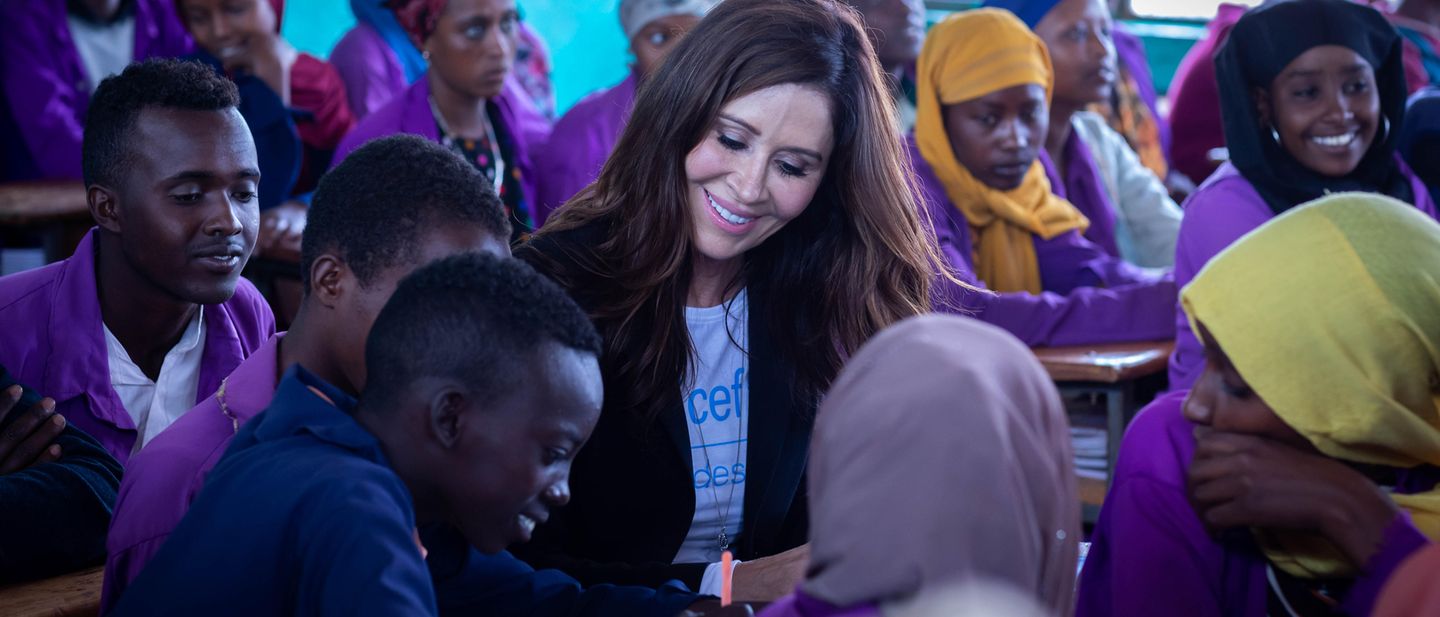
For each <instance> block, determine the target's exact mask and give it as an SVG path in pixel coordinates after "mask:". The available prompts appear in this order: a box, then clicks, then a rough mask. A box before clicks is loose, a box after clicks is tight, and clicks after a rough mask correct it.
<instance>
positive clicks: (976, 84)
mask: <svg viewBox="0 0 1440 617" xmlns="http://www.w3.org/2000/svg"><path fill="white" fill-rule="evenodd" d="M917 71H918V73H919V86H918V90H917V93H916V96H917V100H916V105H917V115H916V120H915V142H914V146H915V149H914V151H912V162H913V164H914V166H915V172H916V176H917V181H918V182H919V184H920V189H921V191H922V193H923V194H922V201H923V202H925V205H926V207H927V208H928V209H929V215H930V216H929V218H930V220H931V221H933V227H934V231H935V234H936V239H937V240H938V241H939V243H940V246H941V248H942V250H943V252H944V253H945V255H946V257H947V259H948V261H949V262H950V265H951V266H952V267H953V268H954V269H955V271H956V272H957V273H958V274H959V277H960V278H961V279H963V280H964V281H965V282H966V283H972V284H976V285H977V286H983V287H988V288H989V289H991V290H994V291H996V292H999V293H998V294H990V293H985V292H976V291H974V290H972V289H968V288H964V287H960V286H950V287H948V288H946V292H948V297H946V298H944V300H947V301H948V303H949V304H950V305H952V306H958V307H960V308H961V309H963V310H966V311H970V312H974V313H975V314H976V316H977V317H979V318H980V319H982V320H984V321H988V322H990V323H993V324H995V325H998V326H1000V327H1002V328H1005V329H1006V330H1009V331H1010V332H1011V333H1012V334H1014V335H1016V336H1017V337H1019V338H1020V339H1021V340H1022V341H1024V342H1025V343H1027V344H1029V345H1031V346H1040V345H1065V344H1081V343H1098V342H1115V341H1126V340H1155V339H1165V338H1170V337H1172V336H1173V334H1174V330H1175V326H1174V321H1173V315H1174V313H1173V311H1174V302H1175V288H1174V285H1173V284H1172V283H1171V282H1170V280H1169V277H1168V275H1162V274H1160V273H1157V272H1153V271H1147V270H1142V269H1139V268H1136V267H1134V266H1131V265H1129V264H1126V263H1125V262H1123V261H1121V260H1120V259H1119V258H1116V257H1112V256H1110V255H1108V254H1107V253H1106V252H1105V251H1104V250H1103V249H1101V248H1100V247H1098V246H1096V245H1094V244H1092V243H1090V242H1089V241H1087V240H1085V239H1084V238H1083V237H1081V232H1083V231H1084V230H1085V227H1086V225H1087V221H1086V220H1085V217H1084V216H1082V215H1081V214H1080V213H1079V211H1077V210H1076V209H1075V207H1074V206H1073V205H1071V204H1070V203H1069V202H1067V201H1065V200H1064V199H1061V198H1059V197H1057V196H1056V195H1055V194H1054V193H1053V192H1051V189H1050V182H1049V180H1047V179H1046V176H1045V170H1044V168H1043V167H1042V166H1041V164H1040V163H1039V161H1038V160H1037V157H1038V156H1039V153H1040V148H1041V147H1042V146H1043V145H1044V143H1045V133H1046V130H1047V129H1048V123H1049V117H1048V111H1047V105H1048V101H1049V95H1050V84H1051V81H1052V75H1051V68H1050V58H1049V56H1048V54H1047V52H1046V51H1045V45H1044V44H1043V43H1042V42H1041V41H1040V40H1039V39H1038V38H1036V37H1035V35H1034V34H1033V33H1031V32H1030V30H1029V29H1028V28H1026V27H1025V24H1024V23H1022V22H1021V21H1020V20H1019V19H1017V18H1016V17H1015V16H1014V15H1013V14H1011V13H1009V12H1007V11H1004V10H1000V9H979V10H974V11H968V12H964V13H958V14H955V15H951V16H950V17H948V18H946V19H945V20H943V21H941V22H940V23H938V24H936V25H935V27H934V28H932V29H931V31H930V33H929V34H928V35H927V36H926V39H925V46H924V48H923V50H922V51H921V53H920V60H919V64H918V67H917ZM1166 315H1170V316H1171V318H1170V319H1168V320H1167V319H1166Z"/></svg>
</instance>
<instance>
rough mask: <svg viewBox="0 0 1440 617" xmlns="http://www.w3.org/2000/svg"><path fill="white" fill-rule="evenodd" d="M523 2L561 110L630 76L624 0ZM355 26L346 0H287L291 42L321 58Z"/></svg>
mask: <svg viewBox="0 0 1440 617" xmlns="http://www.w3.org/2000/svg"><path fill="white" fill-rule="evenodd" d="M375 1H377V2H378V1H379V0H375ZM519 5H520V10H521V12H522V13H523V14H524V19H525V21H526V22H528V23H529V24H530V25H531V26H532V27H533V28H535V30H536V31H537V32H539V33H540V35H541V36H542V37H544V38H545V41H546V43H548V44H549V45H550V54H551V58H552V59H553V61H554V63H555V74H554V77H553V81H554V83H555V99H556V103H557V105H558V109H559V110H560V111H561V112H562V113H563V111H564V110H566V109H569V108H570V106H571V105H573V104H575V101H578V100H580V98H581V97H583V96H585V95H586V94H589V93H591V92H593V91H595V90H598V89H600V88H605V87H608V86H611V85H613V84H615V83H618V82H619V81H620V80H622V79H624V78H625V73H626V71H628V70H629V69H628V68H627V66H628V62H629V57H630V54H629V51H627V49H626V48H627V45H628V44H627V42H626V41H625V35H624V33H622V32H621V31H620V20H619V18H617V17H616V7H617V6H618V5H619V0H520V2H519ZM354 25H355V16H354V15H353V14H352V13H351V12H350V3H349V2H348V1H346V0H288V1H287V2H286V3H285V21H284V23H283V34H284V36H285V38H286V40H288V41H290V43H291V44H292V45H294V46H295V47H296V48H298V49H300V50H301V51H305V52H308V53H311V54H314V55H316V56H320V57H322V58H323V57H328V56H329V55H330V49H331V48H333V47H334V46H335V42H336V41H339V40H340V37H341V36H344V35H345V33H346V32H347V31H349V30H350V28H351V27H352V26H354Z"/></svg>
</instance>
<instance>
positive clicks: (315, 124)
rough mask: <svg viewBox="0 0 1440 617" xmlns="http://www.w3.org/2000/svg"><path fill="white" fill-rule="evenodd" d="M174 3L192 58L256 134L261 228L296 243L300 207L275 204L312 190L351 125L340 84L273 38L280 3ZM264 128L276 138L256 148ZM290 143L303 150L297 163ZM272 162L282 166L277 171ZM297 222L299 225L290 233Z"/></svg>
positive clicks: (317, 62) (320, 63) (321, 64)
mask: <svg viewBox="0 0 1440 617" xmlns="http://www.w3.org/2000/svg"><path fill="white" fill-rule="evenodd" d="M175 4H176V7H177V8H178V10H179V12H180V20H181V22H183V23H184V24H185V28H186V29H187V30H188V31H189V32H190V35H191V36H193V37H195V43H196V44H197V45H198V46H199V47H200V50H201V52H200V54H199V56H200V57H201V58H202V59H203V60H205V62H206V63H207V64H210V65H212V66H215V67H216V68H217V69H220V70H222V71H224V72H225V73H226V74H227V75H229V76H230V77H231V78H232V79H234V80H235V83H236V84H237V85H238V86H239V87H240V95H241V112H242V113H245V114H246V115H245V121H246V123H247V124H249V125H250V129H251V131H252V132H253V133H255V135H256V139H257V142H256V147H257V150H258V151H259V152H260V164H261V165H262V166H263V167H264V168H265V169H264V173H265V182H263V183H261V188H260V208H261V210H262V213H261V219H262V224H263V227H262V231H264V228H271V229H273V228H275V227H277V226H283V227H284V228H285V229H284V233H281V234H280V235H281V236H286V235H291V236H293V240H294V241H296V243H297V244H298V240H299V236H300V229H303V224H304V216H303V214H304V205H303V204H300V203H287V204H285V208H286V209H287V210H289V211H283V210H275V209H274V206H277V205H279V204H280V203H281V202H282V201H287V200H289V199H290V198H291V197H292V196H293V195H294V194H298V193H307V192H309V191H312V190H314V188H315V183H316V182H317V181H318V180H319V178H320V174H321V173H323V172H324V171H325V170H326V169H329V167H330V158H331V156H332V155H333V154H334V153H335V146H337V145H339V143H340V139H341V138H343V137H344V136H345V134H346V133H348V132H349V131H350V127H351V126H353V125H354V124H355V117H354V116H353V115H351V113H350V105H349V103H348V102H347V101H346V99H345V84H344V82H342V81H340V75H339V73H336V72H335V68H334V67H332V66H330V64H329V63H328V62H325V61H324V60H321V59H319V58H316V57H315V56H312V55H310V54H307V53H303V52H299V51H296V50H295V48H293V47H291V46H290V44H289V43H287V42H286V41H285V39H284V38H282V37H281V36H280V24H281V22H282V20H283V19H284V16H285V2H284V0H176V3H175ZM247 112H248V113H247ZM257 125H258V126H257ZM277 125H278V126H277ZM270 126H277V128H276V129H275V130H276V133H277V136H276V137H273V138H272V140H273V141H270V142H266V143H263V144H262V142H261V141H260V137H261V135H265V134H266V131H265V129H266V128H268V127H270ZM287 138H288V139H287ZM297 140H298V141H297ZM297 145H298V146H303V147H302V148H301V156H300V157H298V158H297V157H296V151H295V149H296V147H297ZM267 146H268V147H267ZM271 159H276V160H278V161H280V162H281V163H282V164H283V165H284V166H283V167H279V168H276V167H275V166H273V165H271V163H270V160H271ZM272 172H274V173H273V177H272ZM272 187H273V188H272ZM297 216H298V221H297V220H296V217H297ZM276 219H280V220H276ZM296 223H298V225H299V226H300V227H299V228H295V229H293V230H292V229H290V227H291V226H292V225H295V224H296ZM268 235H269V234H268V233H262V236H268Z"/></svg>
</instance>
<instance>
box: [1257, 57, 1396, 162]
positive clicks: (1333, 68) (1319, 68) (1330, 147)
mask: <svg viewBox="0 0 1440 617" xmlns="http://www.w3.org/2000/svg"><path fill="white" fill-rule="evenodd" d="M1257 99H1258V101H1259V105H1260V115H1261V117H1262V118H1264V119H1265V120H1267V121H1268V122H1269V123H1270V125H1271V126H1273V127H1274V129H1275V132H1276V133H1277V134H1279V135H1280V145H1281V147H1283V148H1285V151H1286V152H1289V153H1290V156H1293V157H1295V160H1297V161H1299V162H1300V164H1301V165H1304V166H1305V167H1307V168H1309V169H1311V170H1312V171H1315V172H1316V173H1320V174H1324V175H1326V176H1331V177H1341V176H1344V175H1346V174H1349V173H1350V172H1352V171H1355V168H1356V167H1358V166H1359V165H1360V160H1361V159H1363V158H1365V153H1366V152H1368V151H1369V150H1370V144H1372V143H1374V141H1375V135H1376V132H1377V131H1378V129H1379V126H1380V124H1381V120H1380V117H1381V112H1380V95H1379V91H1378V90H1377V88H1376V87H1375V69H1374V67H1372V66H1370V63H1368V62H1366V61H1365V59H1364V58H1361V57H1360V56H1359V55H1358V54H1356V53H1355V52H1354V51H1352V50H1350V49H1349V48H1346V47H1341V46H1338V45H1323V46H1320V47H1315V48H1312V49H1310V50H1308V51H1306V52H1305V53H1303V54H1300V56H1299V57H1297V58H1295V60H1294V61H1293V62H1291V63H1290V64H1289V65H1288V66H1286V67H1285V70H1283V71H1281V72H1280V75H1278V76H1276V77H1275V80H1274V81H1273V82H1271V85H1270V89H1269V91H1268V92H1262V93H1260V95H1259V96H1258V97H1257Z"/></svg>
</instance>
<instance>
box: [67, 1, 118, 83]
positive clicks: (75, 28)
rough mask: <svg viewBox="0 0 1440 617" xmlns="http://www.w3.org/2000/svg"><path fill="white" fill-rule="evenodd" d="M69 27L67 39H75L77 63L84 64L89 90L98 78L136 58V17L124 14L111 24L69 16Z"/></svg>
mask: <svg viewBox="0 0 1440 617" xmlns="http://www.w3.org/2000/svg"><path fill="white" fill-rule="evenodd" d="M66 21H67V22H68V23H69V26H70V39H71V40H73V41H74V42H75V51H76V52H77V53H78V54H79V55H80V64H82V65H84V67H85V78H86V81H88V82H89V84H88V85H89V86H90V92H94V91H95V88H96V87H98V86H99V85H100V81H101V80H103V79H105V78H106V77H109V76H111V75H116V74H118V73H120V71H123V70H125V66H126V65H128V64H130V61H131V60H133V59H134V58H135V16H134V15H126V16H125V17H122V18H120V19H117V20H115V21H114V22H113V23H108V24H97V23H94V22H91V21H86V20H85V19H82V18H80V17H76V16H74V15H70V16H68V17H67V18H66Z"/></svg>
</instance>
